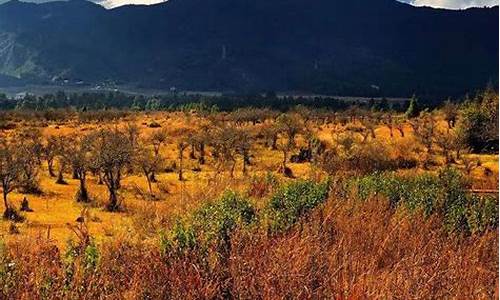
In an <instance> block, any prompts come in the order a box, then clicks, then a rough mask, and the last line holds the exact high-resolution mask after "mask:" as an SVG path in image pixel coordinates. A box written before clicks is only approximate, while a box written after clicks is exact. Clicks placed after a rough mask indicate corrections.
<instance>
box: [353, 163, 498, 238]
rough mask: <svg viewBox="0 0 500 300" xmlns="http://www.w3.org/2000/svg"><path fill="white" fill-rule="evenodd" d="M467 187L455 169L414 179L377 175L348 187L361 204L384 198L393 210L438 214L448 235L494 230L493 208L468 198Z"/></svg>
mask: <svg viewBox="0 0 500 300" xmlns="http://www.w3.org/2000/svg"><path fill="white" fill-rule="evenodd" d="M466 185H467V183H466V182H465V181H464V179H463V177H462V176H461V174H460V173H459V172H458V171H457V170H456V169H453V168H446V169H444V170H442V171H441V172H440V173H439V174H438V175H431V174H422V175H418V176H413V177H403V176H396V175H394V174H387V173H385V174H384V173H376V174H372V175H369V176H364V177H360V178H357V179H354V180H353V181H352V182H351V183H350V184H348V187H349V188H354V189H355V191H356V194H357V197H359V199H362V200H365V199H367V198H369V197H371V196H373V195H383V196H385V197H387V198H388V200H389V201H390V203H391V205H392V207H396V206H401V205H403V206H404V207H406V208H407V209H409V210H410V211H414V210H417V209H418V210H423V212H424V214H425V215H426V216H429V215H431V214H434V213H437V214H439V215H440V216H442V217H443V222H444V226H445V227H446V228H447V229H448V230H449V231H460V232H473V233H474V232H480V231H484V230H485V228H489V227H492V228H494V227H495V226H496V222H495V223H494V220H495V219H498V209H497V208H496V206H495V207H494V205H496V204H492V203H494V201H493V200H487V201H478V200H477V199H476V198H477V197H475V196H470V195H468V194H467V193H466V191H465V187H466ZM495 209H496V210H495Z"/></svg>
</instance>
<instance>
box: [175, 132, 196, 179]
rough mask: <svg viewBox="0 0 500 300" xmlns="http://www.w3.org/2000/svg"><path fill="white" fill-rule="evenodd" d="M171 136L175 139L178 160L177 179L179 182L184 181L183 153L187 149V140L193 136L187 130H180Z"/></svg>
mask: <svg viewBox="0 0 500 300" xmlns="http://www.w3.org/2000/svg"><path fill="white" fill-rule="evenodd" d="M173 135H174V136H175V137H176V141H177V142H176V146H177V158H178V160H179V165H178V170H177V172H178V179H179V181H183V180H184V173H183V172H184V151H185V150H186V149H187V148H188V147H189V140H190V139H191V136H192V135H193V132H192V131H191V130H189V129H187V128H180V129H178V130H176V131H175V132H174V133H173Z"/></svg>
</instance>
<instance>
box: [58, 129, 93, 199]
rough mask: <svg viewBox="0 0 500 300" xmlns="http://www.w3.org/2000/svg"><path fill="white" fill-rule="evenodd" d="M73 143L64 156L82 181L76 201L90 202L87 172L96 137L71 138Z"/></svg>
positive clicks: (91, 135)
mask: <svg viewBox="0 0 500 300" xmlns="http://www.w3.org/2000/svg"><path fill="white" fill-rule="evenodd" d="M70 139H71V140H72V141H73V143H71V144H69V145H68V149H67V151H68V153H67V155H65V156H64V158H65V159H66V160H67V162H66V163H67V164H69V165H71V167H72V169H73V170H74V171H75V172H76V175H77V177H78V180H79V181H80V186H79V189H78V191H77V193H76V196H75V199H76V201H77V202H89V200H90V198H89V195H88V191H87V184H86V182H87V172H88V171H89V170H90V168H91V167H90V164H91V157H90V155H91V149H92V144H93V142H94V139H95V135H93V134H90V135H86V136H83V137H77V136H73V137H70Z"/></svg>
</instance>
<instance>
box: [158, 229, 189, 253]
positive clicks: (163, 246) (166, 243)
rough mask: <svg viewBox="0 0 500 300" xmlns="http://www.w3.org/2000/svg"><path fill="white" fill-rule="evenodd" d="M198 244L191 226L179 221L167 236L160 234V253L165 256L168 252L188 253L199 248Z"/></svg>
mask: <svg viewBox="0 0 500 300" xmlns="http://www.w3.org/2000/svg"><path fill="white" fill-rule="evenodd" d="M197 245H198V242H197V240H196V236H195V233H194V230H193V228H192V227H191V226H189V225H185V224H184V223H182V222H180V221H177V222H176V223H175V225H174V227H173V228H172V230H170V232H168V234H166V233H165V232H163V231H162V232H160V251H161V253H162V254H163V255H165V254H167V253H168V252H176V253H177V254H180V253H187V252H188V251H192V250H194V249H196V248H197Z"/></svg>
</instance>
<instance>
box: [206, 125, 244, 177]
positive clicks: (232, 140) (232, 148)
mask: <svg viewBox="0 0 500 300" xmlns="http://www.w3.org/2000/svg"><path fill="white" fill-rule="evenodd" d="M238 134H239V131H238V129H236V128H234V127H228V126H224V127H220V128H217V129H216V130H215V131H214V132H213V135H212V142H211V145H212V147H213V152H212V153H213V156H214V158H215V159H216V160H217V161H218V167H217V169H218V171H220V169H225V168H227V166H228V165H229V174H230V176H231V177H233V176H234V169H235V167H236V155H237V154H238V150H239V149H238V147H239V145H238V139H239V137H238ZM240 150H243V149H240Z"/></svg>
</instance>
